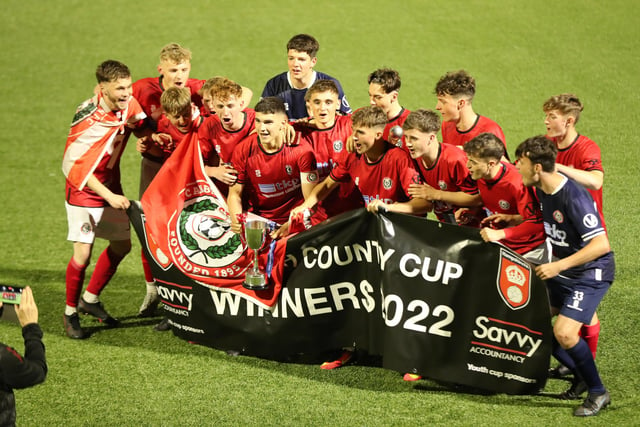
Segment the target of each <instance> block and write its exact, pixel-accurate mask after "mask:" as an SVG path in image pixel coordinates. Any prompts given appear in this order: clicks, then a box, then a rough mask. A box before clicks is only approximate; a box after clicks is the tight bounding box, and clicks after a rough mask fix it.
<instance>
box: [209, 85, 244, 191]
mask: <svg viewBox="0 0 640 427" xmlns="http://www.w3.org/2000/svg"><path fill="white" fill-rule="evenodd" d="M204 96H208V97H209V98H210V99H211V101H210V107H211V111H212V112H213V114H212V115H211V116H210V117H207V118H206V120H205V121H204V123H203V124H202V127H201V128H200V130H199V132H198V137H199V138H200V148H201V150H202V156H203V160H204V164H205V170H206V172H207V175H209V176H210V177H212V178H213V179H214V180H215V184H216V186H217V187H218V189H219V190H220V192H221V193H222V195H224V196H225V197H227V195H228V193H229V186H230V185H233V184H235V182H236V179H237V177H238V172H237V171H236V170H235V169H234V168H233V166H231V156H232V154H233V150H235V148H236V146H237V145H238V144H239V143H240V141H242V140H243V139H245V138H247V137H248V136H249V135H250V134H251V132H252V131H253V129H254V120H255V116H256V114H255V111H254V110H253V109H251V108H246V105H245V102H244V99H243V98H242V86H240V85H239V84H238V83H236V82H234V81H232V80H229V79H227V78H225V77H218V78H216V81H215V82H214V83H213V84H212V85H211V86H210V88H209V90H208V92H205V93H204Z"/></svg>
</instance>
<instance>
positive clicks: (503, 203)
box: [498, 200, 511, 211]
mask: <svg viewBox="0 0 640 427" xmlns="http://www.w3.org/2000/svg"><path fill="white" fill-rule="evenodd" d="M498 206H500V209H503V210H505V211H506V210H509V208H511V204H510V203H509V202H507V201H506V200H500V201H499V202H498Z"/></svg>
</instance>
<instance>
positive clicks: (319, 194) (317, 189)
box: [290, 176, 338, 216]
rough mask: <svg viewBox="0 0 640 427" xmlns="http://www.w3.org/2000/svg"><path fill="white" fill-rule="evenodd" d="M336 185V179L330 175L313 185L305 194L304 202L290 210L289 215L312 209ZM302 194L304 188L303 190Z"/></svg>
mask: <svg viewBox="0 0 640 427" xmlns="http://www.w3.org/2000/svg"><path fill="white" fill-rule="evenodd" d="M337 187H338V181H335V180H334V179H333V178H331V177H330V176H328V177H326V178H325V179H324V180H323V181H322V182H321V183H319V184H318V185H315V186H313V188H312V189H311V191H310V192H309V194H308V195H305V198H304V203H302V204H301V205H300V206H297V207H295V208H293V209H292V210H291V215H290V216H294V215H296V214H297V213H299V212H302V211H304V210H305V209H310V210H313V209H315V207H316V206H317V205H318V203H319V202H321V201H323V200H324V199H326V198H327V196H329V194H331V192H332V191H333V190H334V189H336V188H337ZM303 194H304V190H303Z"/></svg>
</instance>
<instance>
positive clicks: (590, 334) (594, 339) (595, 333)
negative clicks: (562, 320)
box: [580, 321, 600, 360]
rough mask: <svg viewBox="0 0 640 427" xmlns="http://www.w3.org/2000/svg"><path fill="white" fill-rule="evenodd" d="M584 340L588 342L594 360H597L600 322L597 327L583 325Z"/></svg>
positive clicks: (581, 331) (581, 329) (581, 330)
mask: <svg viewBox="0 0 640 427" xmlns="http://www.w3.org/2000/svg"><path fill="white" fill-rule="evenodd" d="M580 333H581V335H582V339H583V340H585V341H586V342H587V345H589V349H590V350H591V354H593V360H596V352H597V351H598V338H600V321H598V323H596V324H595V325H591V326H589V325H582V328H580Z"/></svg>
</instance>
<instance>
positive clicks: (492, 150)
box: [463, 132, 504, 160]
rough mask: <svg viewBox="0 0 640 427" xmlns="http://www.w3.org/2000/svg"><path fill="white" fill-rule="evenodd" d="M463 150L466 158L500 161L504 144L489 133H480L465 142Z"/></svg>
mask: <svg viewBox="0 0 640 427" xmlns="http://www.w3.org/2000/svg"><path fill="white" fill-rule="evenodd" d="M463 149H464V152H465V153H467V155H468V156H474V157H479V158H481V159H494V160H500V159H501V158H502V156H504V144H503V143H502V141H501V140H500V138H498V137H497V136H495V135H494V134H492V133H489V132H485V133H481V134H480V135H478V136H476V137H475V138H473V139H472V140H471V141H467V142H466V143H465V144H464V147H463Z"/></svg>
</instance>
